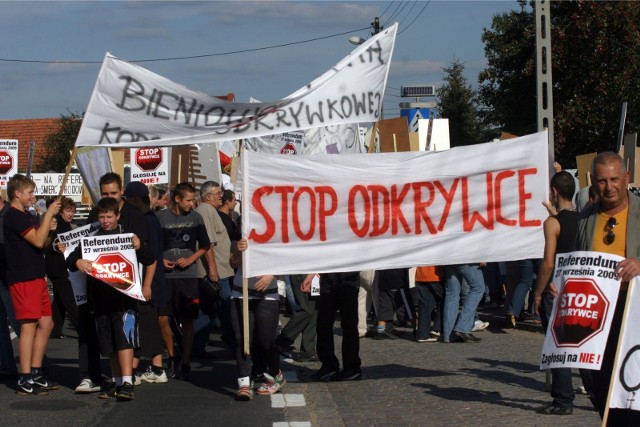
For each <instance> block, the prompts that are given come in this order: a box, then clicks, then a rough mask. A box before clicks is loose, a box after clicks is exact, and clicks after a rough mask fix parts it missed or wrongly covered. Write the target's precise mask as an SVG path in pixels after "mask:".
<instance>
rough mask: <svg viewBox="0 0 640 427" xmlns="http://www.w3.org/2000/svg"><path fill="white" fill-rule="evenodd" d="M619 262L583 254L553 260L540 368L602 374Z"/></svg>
mask: <svg viewBox="0 0 640 427" xmlns="http://www.w3.org/2000/svg"><path fill="white" fill-rule="evenodd" d="M623 259H624V258H623V257H620V256H618V255H612V254H607V253H602V252H583V251H578V252H570V253H566V254H559V255H557V256H556V265H555V270H554V271H555V273H554V277H553V280H552V281H553V283H554V285H555V286H556V288H557V289H558V297H557V298H556V299H555V301H554V304H553V311H552V314H551V319H549V326H548V328H547V334H546V336H545V339H544V345H543V347H542V356H541V360H540V369H548V368H584V369H593V370H600V367H601V366H602V355H603V353H604V348H605V345H606V344H607V337H608V336H609V329H610V328H611V320H612V319H613V313H614V311H615V309H616V299H617V298H618V292H619V290H620V280H617V279H615V275H616V271H615V269H616V266H617V265H618V262H620V261H622V260H623Z"/></svg>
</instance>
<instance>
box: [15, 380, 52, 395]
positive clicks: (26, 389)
mask: <svg viewBox="0 0 640 427" xmlns="http://www.w3.org/2000/svg"><path fill="white" fill-rule="evenodd" d="M16 394H17V395H20V396H46V395H48V394H49V391H48V390H46V389H44V388H42V387H40V386H39V385H38V384H36V383H35V382H33V383H30V382H29V381H24V382H21V381H18V385H17V386H16Z"/></svg>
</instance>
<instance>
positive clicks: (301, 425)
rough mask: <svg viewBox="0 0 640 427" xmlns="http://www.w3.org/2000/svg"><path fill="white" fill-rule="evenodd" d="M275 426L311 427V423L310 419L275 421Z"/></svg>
mask: <svg viewBox="0 0 640 427" xmlns="http://www.w3.org/2000/svg"><path fill="white" fill-rule="evenodd" d="M273 427H311V423H310V422H309V421H291V422H290V423H288V422H286V421H281V422H277V423H273Z"/></svg>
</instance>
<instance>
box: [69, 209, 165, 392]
mask: <svg viewBox="0 0 640 427" xmlns="http://www.w3.org/2000/svg"><path fill="white" fill-rule="evenodd" d="M95 210H96V212H97V214H98V221H99V222H100V230H98V232H97V233H96V236H104V235H114V234H123V233H127V232H129V230H126V229H125V228H124V227H123V226H122V225H121V224H119V223H118V219H119V218H120V207H119V202H118V201H117V200H116V199H114V198H112V197H105V198H104V199H101V200H100V201H99V202H98V204H97V205H96V208H95ZM131 243H132V245H133V249H134V250H135V251H136V257H137V261H136V262H140V263H141V264H142V265H144V266H145V267H146V268H145V274H147V275H153V271H154V269H155V266H156V260H155V257H154V255H153V253H152V252H151V251H150V250H149V247H148V245H143V244H142V241H141V239H140V238H139V237H138V236H137V235H135V234H134V235H133V237H132V239H131ZM67 267H68V268H69V270H70V271H80V272H82V273H85V274H87V295H88V296H89V300H90V302H92V303H93V308H94V312H95V321H96V330H97V333H98V341H99V343H98V344H99V347H100V352H101V353H102V354H103V355H104V356H106V357H109V359H110V362H111V375H112V379H113V383H112V384H111V387H109V388H107V389H106V390H104V391H103V392H102V393H101V394H100V396H99V397H100V398H102V399H109V398H113V397H115V398H116V399H117V400H118V401H127V400H132V399H133V398H134V392H133V354H134V350H135V349H137V348H139V347H140V337H139V334H138V313H137V310H136V300H135V299H133V298H131V297H130V296H128V295H126V294H124V293H123V292H120V291H119V290H117V289H115V288H114V287H112V286H111V285H109V284H106V283H103V282H102V281H101V280H99V279H97V278H94V277H93V276H92V275H90V273H92V272H94V271H95V270H96V267H95V264H94V263H93V261H90V260H88V259H83V258H82V245H78V247H77V248H76V249H75V250H74V251H73V252H72V253H71V254H70V255H69V257H67Z"/></svg>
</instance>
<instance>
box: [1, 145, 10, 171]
mask: <svg viewBox="0 0 640 427" xmlns="http://www.w3.org/2000/svg"><path fill="white" fill-rule="evenodd" d="M11 169H13V156H12V155H11V154H9V152H8V151H6V150H0V175H6V174H7V173H8V172H9V171H10V170H11Z"/></svg>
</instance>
